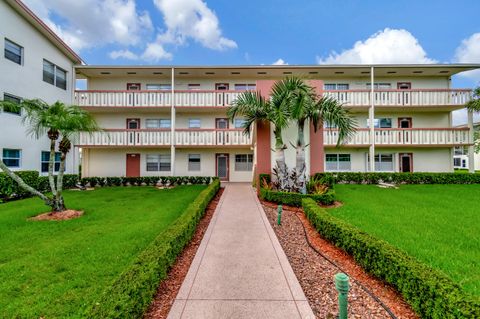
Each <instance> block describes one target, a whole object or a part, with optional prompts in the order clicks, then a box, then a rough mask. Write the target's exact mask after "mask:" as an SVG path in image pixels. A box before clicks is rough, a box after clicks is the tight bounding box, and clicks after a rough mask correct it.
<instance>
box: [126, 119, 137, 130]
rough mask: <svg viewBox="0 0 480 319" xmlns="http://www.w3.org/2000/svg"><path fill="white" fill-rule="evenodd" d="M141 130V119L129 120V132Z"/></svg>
mask: <svg viewBox="0 0 480 319" xmlns="http://www.w3.org/2000/svg"><path fill="white" fill-rule="evenodd" d="M138 129H140V119H127V130H138Z"/></svg>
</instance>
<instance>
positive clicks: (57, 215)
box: [28, 209, 83, 221]
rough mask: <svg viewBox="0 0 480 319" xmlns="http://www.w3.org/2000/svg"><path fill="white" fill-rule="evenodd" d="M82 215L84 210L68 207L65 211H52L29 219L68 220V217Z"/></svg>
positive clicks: (72, 217)
mask: <svg viewBox="0 0 480 319" xmlns="http://www.w3.org/2000/svg"><path fill="white" fill-rule="evenodd" d="M82 215H83V211H79V210H73V209H67V210H64V211H63V212H50V213H44V214H40V215H37V216H34V217H31V218H29V219H28V220H33V221H39V220H56V221H59V220H68V219H74V218H79V217H80V216H82Z"/></svg>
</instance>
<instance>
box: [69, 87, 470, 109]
mask: <svg viewBox="0 0 480 319" xmlns="http://www.w3.org/2000/svg"><path fill="white" fill-rule="evenodd" d="M242 92H244V91H222V90H216V91H215V90H211V91H209V90H180V91H179V90H175V91H173V92H172V91H171V90H163V91H148V90H147V91H118V90H117V91H114V90H113V91H112V90H110V91H99V90H86V91H85V90H80V91H75V101H74V103H75V104H77V105H79V106H82V107H87V108H92V109H95V108H114V107H119V108H121V107H123V108H135V107H137V108H155V107H171V106H172V105H175V107H179V108H181V107H194V108H195V107H213V108H217V107H218V108H222V107H228V106H230V105H231V104H232V102H233V101H234V100H235V99H236V98H237V97H238V95H239V94H241V93H242ZM322 94H324V95H327V96H330V97H333V98H335V99H337V100H338V101H339V102H341V103H342V104H344V105H345V106H347V107H369V106H370V105H371V103H372V100H371V92H370V91H369V90H338V91H323V92H322ZM471 96H472V92H471V90H469V89H412V90H376V91H375V92H374V94H373V103H374V104H375V106H379V107H402V108H403V107H428V106H431V107H432V106H433V107H435V106H450V107H456V108H461V107H463V106H464V105H465V103H467V102H468V101H469V100H470V99H471Z"/></svg>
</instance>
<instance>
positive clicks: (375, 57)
mask: <svg viewBox="0 0 480 319" xmlns="http://www.w3.org/2000/svg"><path fill="white" fill-rule="evenodd" d="M317 62H318V63H319V64H389V63H435V62H437V61H435V60H433V59H430V58H428V57H427V53H426V52H425V50H424V49H423V48H422V46H421V45H420V44H419V43H418V40H417V39H416V38H415V37H414V36H413V35H412V34H411V33H410V32H408V31H407V30H404V29H389V28H386V29H384V30H382V31H378V32H377V33H375V34H373V35H371V36H370V37H369V38H368V39H367V40H365V41H357V42H355V44H354V45H353V47H352V48H351V49H348V50H344V51H342V52H341V53H337V52H332V53H331V54H330V55H329V56H328V57H326V58H322V57H317Z"/></svg>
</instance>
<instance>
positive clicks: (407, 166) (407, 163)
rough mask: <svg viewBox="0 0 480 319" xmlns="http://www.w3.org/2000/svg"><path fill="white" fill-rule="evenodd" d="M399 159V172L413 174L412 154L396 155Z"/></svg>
mask: <svg viewBox="0 0 480 319" xmlns="http://www.w3.org/2000/svg"><path fill="white" fill-rule="evenodd" d="M398 156H399V159H400V172H402V173H411V172H413V154H412V153H400V154H398Z"/></svg>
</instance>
